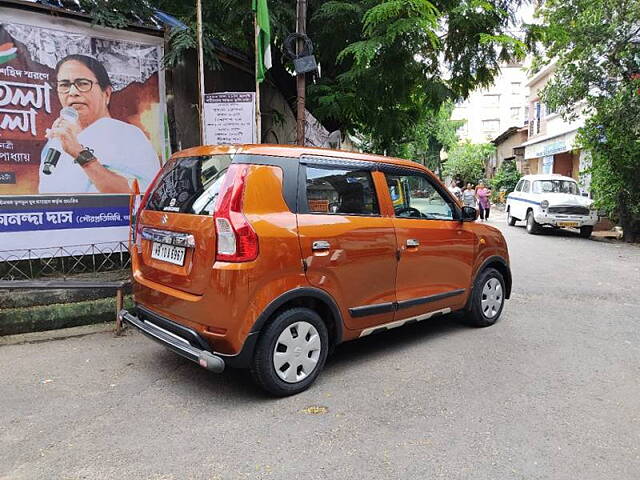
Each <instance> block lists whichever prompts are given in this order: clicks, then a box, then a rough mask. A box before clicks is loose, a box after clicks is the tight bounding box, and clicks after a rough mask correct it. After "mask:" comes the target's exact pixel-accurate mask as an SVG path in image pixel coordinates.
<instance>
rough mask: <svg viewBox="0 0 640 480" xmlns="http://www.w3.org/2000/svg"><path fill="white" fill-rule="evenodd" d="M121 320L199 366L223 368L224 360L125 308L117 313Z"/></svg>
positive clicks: (218, 369) (215, 370)
mask: <svg viewBox="0 0 640 480" xmlns="http://www.w3.org/2000/svg"><path fill="white" fill-rule="evenodd" d="M118 316H119V317H120V320H121V321H124V322H127V323H128V324H129V325H131V326H132V327H135V328H137V329H138V330H140V331H141V332H142V333H144V334H145V335H146V336H147V337H149V338H151V339H153V340H155V341H156V342H159V343H161V344H162V345H164V346H165V347H168V348H169V349H171V350H173V351H174V352H176V353H177V354H178V355H181V356H183V357H184V358H187V359H189V360H191V361H192V362H196V363H197V364H199V365H200V366H201V367H204V368H206V369H207V370H211V371H212V372H214V373H221V372H222V371H223V370H224V367H225V362H224V360H223V359H222V358H221V357H219V356H218V355H215V354H213V353H211V352H209V351H208V350H203V349H200V348H197V347H194V346H193V345H191V344H190V343H189V342H188V341H187V340H186V339H184V338H181V337H180V336H178V335H176V334H174V333H171V332H169V331H167V330H165V329H164V328H161V327H159V326H158V325H155V324H154V323H152V322H150V321H148V320H143V319H140V318H138V317H137V316H136V315H133V314H131V313H129V312H128V311H127V310H120V312H119V313H118Z"/></svg>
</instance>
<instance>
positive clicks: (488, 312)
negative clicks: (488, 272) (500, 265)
mask: <svg viewBox="0 0 640 480" xmlns="http://www.w3.org/2000/svg"><path fill="white" fill-rule="evenodd" d="M503 301H504V297H503V295H502V285H501V284H500V282H499V281H498V279H496V278H490V279H489V280H487V281H486V282H485V284H484V286H483V287H482V301H481V308H482V313H483V314H484V316H485V317H487V318H493V317H495V316H496V315H497V314H498V312H499V311H500V308H501V307H502V302H503Z"/></svg>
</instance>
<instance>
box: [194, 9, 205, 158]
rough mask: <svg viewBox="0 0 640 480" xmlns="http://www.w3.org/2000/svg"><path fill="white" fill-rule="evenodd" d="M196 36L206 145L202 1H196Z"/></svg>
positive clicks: (200, 100)
mask: <svg viewBox="0 0 640 480" xmlns="http://www.w3.org/2000/svg"><path fill="white" fill-rule="evenodd" d="M196 29H197V32H196V34H197V35H198V113H199V115H200V118H199V124H200V145H204V142H205V139H204V54H203V52H202V1H201V0H196Z"/></svg>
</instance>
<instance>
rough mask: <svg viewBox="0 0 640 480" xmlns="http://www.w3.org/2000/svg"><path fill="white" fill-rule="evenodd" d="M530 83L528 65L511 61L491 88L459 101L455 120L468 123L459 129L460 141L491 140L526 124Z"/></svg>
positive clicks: (454, 112)
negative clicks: (525, 66) (528, 83)
mask: <svg viewBox="0 0 640 480" xmlns="http://www.w3.org/2000/svg"><path fill="white" fill-rule="evenodd" d="M526 83H527V73H526V70H525V68H524V66H523V65H522V64H519V63H517V64H516V63H514V64H507V65H504V66H503V67H502V68H501V72H500V75H499V76H498V77H497V78H496V81H495V83H494V84H493V85H492V86H491V87H489V88H485V89H479V90H477V91H475V92H473V93H472V94H471V95H470V96H469V98H468V99H467V100H465V101H464V102H460V103H458V104H456V106H455V108H454V110H453V113H452V115H451V119H452V120H463V121H464V122H465V123H464V125H462V126H461V127H460V128H459V130H458V137H459V138H460V140H461V141H470V142H471V143H488V142H491V141H492V140H493V139H494V138H496V137H497V136H498V135H500V134H501V133H502V132H504V131H506V130H507V129H508V128H510V127H520V126H522V125H523V124H524V121H525V119H526V118H527V117H528V112H527V111H526V105H527V92H526V88H525V86H526Z"/></svg>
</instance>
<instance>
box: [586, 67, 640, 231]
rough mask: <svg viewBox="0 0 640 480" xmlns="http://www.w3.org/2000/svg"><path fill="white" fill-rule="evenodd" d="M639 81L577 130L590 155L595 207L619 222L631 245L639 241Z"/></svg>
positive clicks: (607, 103)
mask: <svg viewBox="0 0 640 480" xmlns="http://www.w3.org/2000/svg"><path fill="white" fill-rule="evenodd" d="M638 88H640V81H638V80H636V85H633V84H632V85H629V86H627V88H624V89H621V90H620V91H619V92H618V93H617V94H616V95H614V96H613V97H611V98H610V99H608V101H607V102H602V103H601V104H600V105H598V110H597V112H596V113H595V114H594V115H593V116H592V117H591V118H589V119H588V120H587V122H586V124H585V127H584V128H583V129H581V130H580V133H579V138H578V140H579V142H580V143H581V145H582V146H583V147H584V148H585V149H588V150H589V151H590V152H591V168H590V170H589V171H590V173H591V175H592V181H591V190H592V192H593V194H594V196H595V198H596V200H597V204H598V206H600V207H601V208H604V209H605V210H606V211H607V212H609V213H610V214H612V215H613V216H614V217H616V218H619V219H620V221H621V222H622V223H623V227H624V228H625V237H626V238H627V239H628V240H630V241H637V240H640V233H639V232H640V94H639V93H638V91H637V90H638Z"/></svg>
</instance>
